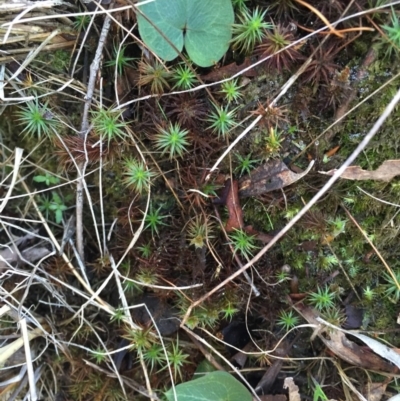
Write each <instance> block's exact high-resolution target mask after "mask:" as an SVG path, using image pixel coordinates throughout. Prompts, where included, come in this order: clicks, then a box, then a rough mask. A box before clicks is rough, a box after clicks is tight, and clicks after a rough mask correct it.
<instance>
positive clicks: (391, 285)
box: [383, 270, 400, 303]
mask: <svg viewBox="0 0 400 401" xmlns="http://www.w3.org/2000/svg"><path fill="white" fill-rule="evenodd" d="M393 274H394V276H395V280H394V278H393V277H392V276H391V275H390V274H389V273H385V274H384V275H383V276H384V278H385V280H386V281H387V284H385V295H386V296H387V297H388V298H389V299H390V301H391V302H393V303H397V302H399V300H400V288H399V283H400V270H398V271H396V272H394V273H393Z"/></svg>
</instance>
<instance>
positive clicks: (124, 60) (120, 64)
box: [104, 45, 135, 76]
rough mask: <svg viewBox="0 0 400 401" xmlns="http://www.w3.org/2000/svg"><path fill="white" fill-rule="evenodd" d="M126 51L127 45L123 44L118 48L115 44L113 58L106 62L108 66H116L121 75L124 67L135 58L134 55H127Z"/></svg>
mask: <svg viewBox="0 0 400 401" xmlns="http://www.w3.org/2000/svg"><path fill="white" fill-rule="evenodd" d="M125 51H126V46H121V48H118V46H116V45H114V50H113V59H112V60H109V61H107V62H106V63H104V65H105V66H106V67H114V68H116V71H117V73H118V75H120V76H121V75H122V73H123V71H124V68H125V67H127V66H129V63H130V62H131V61H133V60H135V58H134V57H126V56H125Z"/></svg>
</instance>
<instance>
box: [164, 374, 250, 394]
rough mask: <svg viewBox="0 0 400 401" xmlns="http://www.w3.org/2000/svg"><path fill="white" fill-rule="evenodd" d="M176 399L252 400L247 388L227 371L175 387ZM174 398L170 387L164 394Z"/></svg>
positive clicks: (207, 375)
mask: <svg viewBox="0 0 400 401" xmlns="http://www.w3.org/2000/svg"><path fill="white" fill-rule="evenodd" d="M175 390H176V396H177V399H178V401H252V396H251V393H250V391H249V390H247V388H246V387H245V386H244V385H243V384H242V383H240V382H239V381H238V380H236V379H235V378H234V377H233V376H232V375H231V374H229V373H227V372H222V371H217V372H211V373H207V374H206V375H205V376H203V377H200V378H199V379H196V380H191V381H189V382H186V383H182V384H178V385H177V386H176V387H175ZM165 395H166V397H167V399H168V401H173V400H174V393H173V391H172V389H170V390H168V392H167V393H166V394H165Z"/></svg>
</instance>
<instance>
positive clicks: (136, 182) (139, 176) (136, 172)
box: [124, 159, 156, 194]
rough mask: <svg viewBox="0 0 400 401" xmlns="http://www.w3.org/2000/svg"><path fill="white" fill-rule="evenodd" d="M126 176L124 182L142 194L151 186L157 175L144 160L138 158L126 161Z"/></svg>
mask: <svg viewBox="0 0 400 401" xmlns="http://www.w3.org/2000/svg"><path fill="white" fill-rule="evenodd" d="M124 165H125V173H124V175H125V176H126V178H125V179H124V184H125V185H127V186H129V187H132V188H133V189H134V190H135V191H136V192H138V193H139V194H142V193H144V192H147V191H148V190H149V188H150V184H151V180H152V178H153V177H154V176H155V175H156V174H155V173H154V172H152V171H151V170H150V169H149V168H147V166H146V165H145V164H144V163H143V161H141V160H140V161H139V160H136V159H126V160H125V162H124Z"/></svg>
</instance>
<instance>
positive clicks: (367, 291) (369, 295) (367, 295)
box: [363, 285, 376, 302]
mask: <svg viewBox="0 0 400 401" xmlns="http://www.w3.org/2000/svg"><path fill="white" fill-rule="evenodd" d="M375 296H376V292H375V290H373V289H372V288H371V287H370V286H369V285H367V286H366V287H365V288H364V289H363V297H364V299H365V300H366V301H368V302H372V301H373V300H374V298H375Z"/></svg>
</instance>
